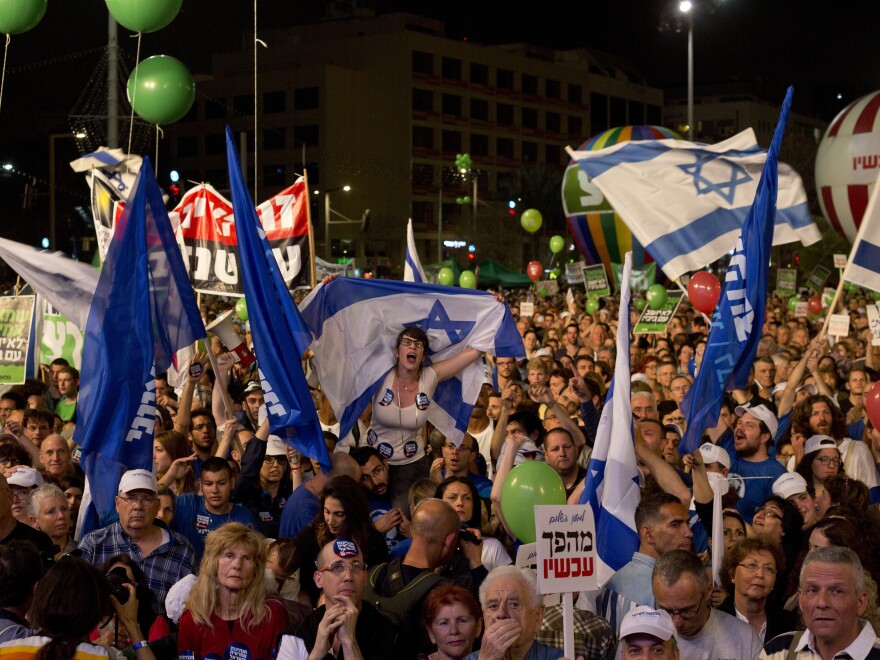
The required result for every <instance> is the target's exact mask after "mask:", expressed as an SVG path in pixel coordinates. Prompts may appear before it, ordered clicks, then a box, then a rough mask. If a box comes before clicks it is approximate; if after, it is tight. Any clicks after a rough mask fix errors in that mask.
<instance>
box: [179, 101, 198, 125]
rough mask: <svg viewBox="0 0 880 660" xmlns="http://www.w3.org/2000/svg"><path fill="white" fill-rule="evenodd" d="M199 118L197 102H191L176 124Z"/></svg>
mask: <svg viewBox="0 0 880 660" xmlns="http://www.w3.org/2000/svg"><path fill="white" fill-rule="evenodd" d="M198 120H199V104H198V103H193V104H192V105H191V106H190V108H189V110H188V111H187V113H186V114H185V115H184V116H183V119H178V120H177V123H178V124H185V123H186V122H190V121H198Z"/></svg>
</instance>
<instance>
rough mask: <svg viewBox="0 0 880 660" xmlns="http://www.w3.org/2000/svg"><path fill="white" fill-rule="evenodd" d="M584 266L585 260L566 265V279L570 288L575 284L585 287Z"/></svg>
mask: <svg viewBox="0 0 880 660" xmlns="http://www.w3.org/2000/svg"><path fill="white" fill-rule="evenodd" d="M584 266H585V264H584V261H583V259H581V260H580V261H576V262H574V263H568V264H565V279H566V280H568V285H569V286H572V285H574V284H579V285H581V286H583V285H584V273H583V269H584Z"/></svg>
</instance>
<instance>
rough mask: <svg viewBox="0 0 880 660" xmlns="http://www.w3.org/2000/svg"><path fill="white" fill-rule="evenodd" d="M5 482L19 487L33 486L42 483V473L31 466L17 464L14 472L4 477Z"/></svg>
mask: <svg viewBox="0 0 880 660" xmlns="http://www.w3.org/2000/svg"><path fill="white" fill-rule="evenodd" d="M6 482H7V483H8V484H9V485H10V486H18V487H19V488H35V487H36V486H42V485H43V475H41V474H40V473H39V472H37V470H35V469H34V468H32V467H28V466H27V465H19V466H18V467H17V468H15V472H13V473H12V474H10V475H9V476H8V477H6Z"/></svg>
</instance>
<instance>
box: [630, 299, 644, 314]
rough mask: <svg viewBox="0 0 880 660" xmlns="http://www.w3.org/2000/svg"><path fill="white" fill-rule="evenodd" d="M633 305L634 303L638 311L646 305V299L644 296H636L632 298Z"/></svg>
mask: <svg viewBox="0 0 880 660" xmlns="http://www.w3.org/2000/svg"><path fill="white" fill-rule="evenodd" d="M633 305H635V307H636V309H637V310H639V311H640V312H641V311H642V310H643V309H645V307H647V306H648V301H647V300H645V299H644V298H636V299H635V300H633Z"/></svg>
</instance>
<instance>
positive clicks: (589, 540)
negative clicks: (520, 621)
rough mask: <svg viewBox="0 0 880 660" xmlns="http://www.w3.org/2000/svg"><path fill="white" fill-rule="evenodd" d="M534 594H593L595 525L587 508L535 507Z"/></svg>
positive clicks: (595, 581)
mask: <svg viewBox="0 0 880 660" xmlns="http://www.w3.org/2000/svg"><path fill="white" fill-rule="evenodd" d="M535 530H536V534H535V536H536V542H537V546H538V562H537V563H538V591H539V592H540V593H542V594H554V593H565V592H569V591H593V590H596V589H598V588H599V585H598V583H597V575H596V569H597V561H596V524H595V521H594V519H593V510H592V509H591V508H590V507H588V506H579V505H572V506H557V505H539V506H536V507H535Z"/></svg>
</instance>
